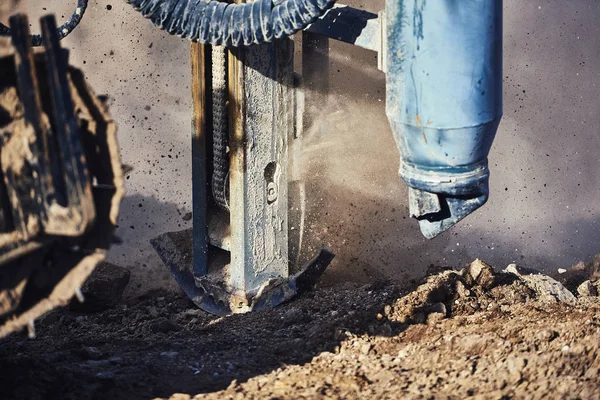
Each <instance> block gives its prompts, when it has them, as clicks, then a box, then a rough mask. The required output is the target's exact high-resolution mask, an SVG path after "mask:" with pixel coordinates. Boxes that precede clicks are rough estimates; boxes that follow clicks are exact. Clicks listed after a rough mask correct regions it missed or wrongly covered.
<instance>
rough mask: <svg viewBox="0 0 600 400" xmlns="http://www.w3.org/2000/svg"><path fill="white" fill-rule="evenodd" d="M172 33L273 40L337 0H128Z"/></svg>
mask: <svg viewBox="0 0 600 400" xmlns="http://www.w3.org/2000/svg"><path fill="white" fill-rule="evenodd" d="M127 2H128V3H129V4H131V5H133V7H134V8H135V9H136V10H138V11H140V12H141V13H142V15H143V16H144V17H146V18H148V19H150V20H151V21H152V23H154V25H156V26H158V27H160V28H161V29H164V30H165V31H167V32H168V33H170V34H171V35H178V36H180V37H183V38H188V39H190V40H193V41H197V42H200V43H203V44H211V45H218V46H226V47H238V46H249V45H251V44H259V43H265V42H271V41H273V40H275V39H281V38H283V37H286V36H289V35H292V34H294V33H296V32H298V31H299V30H302V29H304V28H306V27H307V26H308V25H310V24H312V23H313V22H314V21H316V20H317V18H319V17H320V16H322V15H323V14H324V13H325V11H327V10H328V9H330V8H331V7H332V6H333V4H334V3H335V0H275V1H274V0H256V1H254V2H252V3H244V4H228V3H223V2H220V1H216V0H127Z"/></svg>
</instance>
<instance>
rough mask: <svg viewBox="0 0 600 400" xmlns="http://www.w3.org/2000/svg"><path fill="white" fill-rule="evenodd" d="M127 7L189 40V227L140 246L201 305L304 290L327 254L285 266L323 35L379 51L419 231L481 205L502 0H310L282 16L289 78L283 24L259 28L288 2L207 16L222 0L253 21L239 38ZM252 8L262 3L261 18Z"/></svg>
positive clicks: (143, 5)
mask: <svg viewBox="0 0 600 400" xmlns="http://www.w3.org/2000/svg"><path fill="white" fill-rule="evenodd" d="M131 2H133V3H134V7H136V8H137V9H138V10H140V11H142V13H145V15H146V17H148V18H150V19H152V21H153V22H154V23H155V24H157V25H159V26H161V27H162V28H163V29H166V30H167V31H169V32H170V33H174V34H178V35H180V36H183V37H190V38H191V39H192V40H194V41H195V43H193V44H192V52H191V53H192V66H193V71H192V89H193V100H194V102H193V103H194V112H193V115H194V117H193V136H192V159H193V164H192V166H193V229H192V230H189V231H184V232H174V233H166V234H163V235H161V236H159V237H158V238H156V239H154V240H153V241H152V244H153V246H154V247H155V249H156V250H157V252H158V254H159V255H160V257H161V258H162V260H163V261H164V262H165V264H166V265H167V266H168V267H169V268H170V270H171V272H172V274H173V276H174V277H175V279H176V280H177V281H178V283H179V284H180V285H181V287H182V288H183V289H184V290H185V292H186V293H187V295H188V296H189V297H190V298H191V299H192V300H193V301H194V302H195V303H196V304H197V305H198V306H199V307H201V308H203V309H204V310H207V311H209V312H211V313H214V314H219V315H227V314H231V313H242V312H248V311H252V310H259V309H262V308H266V307H273V306H276V305H277V304H280V303H281V302H284V301H286V300H288V299H290V298H291V297H293V296H295V295H297V294H298V293H300V292H302V291H305V290H308V289H310V288H311V287H312V286H314V284H315V283H316V282H317V281H318V279H319V277H320V276H321V274H322V273H323V272H324V270H325V268H327V266H328V265H329V263H330V262H331V261H332V259H333V253H332V252H331V251H329V250H327V249H322V250H321V251H320V252H319V253H318V254H314V258H313V259H312V261H310V262H309V263H307V264H305V265H297V264H298V261H297V260H298V254H299V252H301V251H302V249H301V247H302V235H303V232H302V226H303V213H302V206H301V204H300V203H301V202H302V201H303V189H302V182H301V180H300V179H299V178H298V176H299V175H300V174H299V173H298V171H296V168H297V166H296V165H295V162H294V161H295V160H294V153H295V149H296V148H297V147H298V146H300V145H301V141H302V131H303V125H306V124H307V123H308V122H307V120H308V118H309V115H308V114H306V115H304V114H305V113H304V111H303V110H305V109H306V110H309V109H310V108H311V106H318V104H319V102H322V101H323V97H322V96H323V93H324V92H325V91H326V88H327V74H328V49H329V42H328V41H329V39H335V40H340V41H344V42H347V43H352V44H354V45H357V46H360V47H363V48H366V49H369V50H372V51H375V52H377V53H378V63H379V69H381V70H382V71H383V72H384V73H386V75H387V80H386V90H387V97H386V109H387V115H388V118H389V121H390V125H391V127H392V131H393V134H394V137H395V139H396V143H397V145H398V149H399V152H400V170H399V174H400V177H401V178H402V179H403V180H404V182H405V183H406V184H407V185H408V186H409V205H410V213H411V217H413V218H415V219H417V220H418V222H419V225H420V228H421V231H422V233H423V234H424V235H425V236H426V237H428V238H433V237H435V236H437V235H438V234H440V233H442V232H443V231H445V230H447V229H449V228H450V227H451V226H453V225H454V224H456V223H457V222H458V221H460V220H461V219H463V218H464V217H466V216H467V215H469V214H471V213H472V212H473V211H475V210H476V209H478V208H479V207H481V206H482V205H483V204H484V203H485V202H486V201H487V199H488V194H489V187H488V181H489V169H488V165H487V157H488V153H489V151H490V148H491V145H492V142H493V140H494V136H495V134H496V131H497V128H498V125H499V123H500V119H501V116H502V1H500V0H498V1H491V0H465V1H460V2H457V1H452V0H440V1H435V2H432V1H425V0H388V1H387V3H386V7H385V10H383V11H381V12H380V13H379V14H373V13H369V12H365V11H362V10H357V9H354V8H351V7H347V6H343V5H333V3H332V2H331V4H325V2H320V3H319V4H321V3H323V4H321V5H322V7H321V8H322V10H316V11H315V13H319V16H318V19H315V20H311V21H309V22H311V23H310V24H306V22H307V21H306V20H308V18H305V19H306V20H304V21H302V18H300V17H302V15H301V16H300V17H298V18H296V19H294V18H293V17H290V18H289V20H290V21H292V22H290V23H297V25H298V26H295V28H294V30H295V31H297V30H298V29H297V28H298V27H300V29H302V33H301V35H302V59H303V63H302V64H303V68H302V76H300V75H298V74H295V73H294V67H293V66H294V40H293V39H292V38H290V37H287V36H288V35H287V34H286V31H285V29H286V25H285V23H283V22H282V23H273V24H272V25H268V21H269V20H268V17H271V14H269V13H271V9H272V10H273V11H272V13H273V14H276V13H277V12H279V13H284V11H277V9H278V7H279V9H281V8H282V7H283V6H282V5H281V4H284V5H285V4H292V3H293V0H286V1H285V2H271V1H270V0H268V1H267V0H264V1H257V2H253V3H248V4H243V5H242V4H234V5H223V6H222V7H224V8H223V9H222V10H221V9H220V8H218V9H217V8H215V10H216V11H215V10H213V11H211V12H212V14H211V15H214V16H216V15H221V16H222V18H228V15H232V16H231V17H230V19H231V20H234V19H235V17H236V12H237V10H238V8H235V9H233V7H238V6H239V7H240V8H239V10H241V7H242V6H246V8H245V10H246V11H247V14H244V12H246V11H239V13H238V14H239V15H244V16H247V17H248V18H249V19H250V20H252V24H250V23H247V24H246V25H245V27H241V28H239V30H240V33H239V34H238V33H236V32H237V31H235V30H233V31H232V32H233V33H231V32H229V31H227V29H230V28H227V27H226V26H225V27H220V26H219V25H218V23H215V24H210V23H206V24H204V28H203V27H202V26H200V27H198V28H197V29H196V31H193V30H192V29H188V30H186V29H187V26H188V25H189V24H191V23H192V22H193V21H192V22H190V21H191V19H193V17H189V15H188V14H186V13H185V11H181V10H180V9H177V6H173V7H172V8H170V9H168V10H171V11H172V13H174V14H175V13H177V12H180V16H181V18H179V19H178V18H175V17H173V18H172V19H171V20H169V19H168V18H167V17H169V15H168V13H167V11H165V10H166V9H167V7H166V6H164V7H163V12H162V14H161V13H160V12H158V11H154V14H153V13H152V11H153V10H154V9H151V6H152V4H154V3H157V1H154V2H152V1H145V2H144V0H137V4H136V3H135V1H133V0H132V1H131ZM165 3H167V2H165ZM171 3H173V2H171ZM212 3H215V2H207V3H206V4H208V6H206V7H207V8H209V7H211V5H210V4H212ZM295 3H302V4H304V5H306V4H308V3H309V1H308V0H307V1H305V2H295ZM295 3H294V4H295ZM221 4H223V3H221ZM214 7H217V5H215V6H214ZM219 7H221V6H219ZM227 7H230V8H229V9H228V8H227ZM261 7H271V8H269V9H268V10H269V11H268V13H267V12H265V14H260V13H263V9H262V8H261ZM291 7H292V6H291V5H290V6H289V7H288V8H289V9H291ZM307 7H308V6H307ZM308 8H310V7H308ZM232 9H233V11H232ZM219 10H221V11H219ZM228 10H229V11H228ZM248 10H250V11H248ZM228 12H229V13H230V14H227V13H228ZM253 12H255V14H253ZM286 12H289V13H290V15H292V14H293V12H292V11H290V10H287V11H286ZM206 13H207V14H210V13H209V12H208V11H207V12H206ZM157 15H159V17H157ZM190 15H191V14H190ZM205 15H206V14H205ZM278 15H279V14H278ZM263 16H264V18H262V17H263ZM255 17H256V18H255ZM186 18H187V19H186ZM190 18H191V19H190ZM265 21H266V22H265ZM255 22H256V24H255ZM302 22H304V25H307V26H303V24H302ZM197 23H198V24H199V25H202V24H200V22H197ZM261 24H262V25H261ZM301 25H302V26H301ZM257 26H262V31H260V29H258V30H259V31H260V32H259V34H257V33H256V32H254V31H252V29H254V28H256V27H257ZM203 29H204V30H203ZM211 29H212V30H211ZM231 29H234V28H231ZM277 29H279V31H278V30H277ZM290 29H291V28H290ZM282 30H283V33H281V32H280V31H282ZM248 32H251V33H248ZM252 32H254V33H252ZM272 32H275V33H272ZM278 32H279V33H278ZM194 35H196V36H195V37H194ZM219 35H220V36H219ZM236 35H238V36H236ZM278 35H279V36H278ZM299 35H300V34H298V35H297V36H296V37H298V36H299ZM259 42H268V43H261V44H258V43H259ZM222 45H225V46H227V47H225V46H222ZM307 61H310V63H308V62H307ZM309 87H310V88H309ZM399 239H400V238H399Z"/></svg>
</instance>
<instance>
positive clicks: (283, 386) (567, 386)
mask: <svg viewBox="0 0 600 400" xmlns="http://www.w3.org/2000/svg"><path fill="white" fill-rule="evenodd" d="M473 265H475V264H473ZM478 265H479V266H477V265H475V267H476V268H475V267H473V268H471V269H465V270H463V271H462V272H455V271H444V270H438V271H430V274H429V275H428V277H427V278H425V279H424V280H423V281H421V282H407V283H398V282H375V283H372V284H370V285H366V286H358V285H353V284H344V285H338V286H335V287H327V288H320V289H316V290H314V291H313V292H310V293H308V294H306V295H304V296H302V297H300V298H298V299H295V300H294V301H292V302H290V303H288V304H286V305H283V306H281V307H279V308H277V309H274V310H267V311H263V312H257V313H254V314H249V315H236V316H232V317H228V318H216V317H214V316H211V315H208V314H206V313H204V312H203V311H201V310H198V309H197V308H196V307H195V306H194V305H193V304H192V303H191V302H190V301H189V300H188V299H187V298H185V297H184V296H183V295H180V294H173V293H169V292H160V291H159V292H151V293H147V294H146V295H144V296H142V297H139V298H136V299H129V300H124V301H122V302H121V303H120V304H117V305H116V306H114V307H113V308H111V309H108V310H105V311H100V312H98V311H94V312H91V311H90V312H88V313H85V312H82V311H77V312H75V311H74V310H73V308H68V309H61V310H56V311H54V312H52V313H50V314H49V315H46V316H45V317H44V318H42V319H41V320H40V321H38V323H37V324H36V337H35V339H30V338H28V337H27V336H26V334H25V333H22V334H16V335H13V336H11V337H9V338H7V339H5V340H4V341H2V342H0V371H1V374H0V393H1V394H2V395H1V397H2V398H3V399H111V400H117V399H151V398H157V397H158V398H170V397H171V398H172V399H189V398H191V397H193V398H198V399H200V398H214V399H221V398H236V399H237V398H240V399H241V398H261V399H262V398H273V399H275V398H277V399H292V398H293V399H295V398H340V399H341V398H394V399H397V398H457V399H458V398H466V397H470V396H472V397H473V398H486V399H487V398H496V399H510V398H540V399H541V398H570V399H574V398H580V399H592V398H600V381H599V378H598V370H599V368H600V351H599V347H600V299H599V298H598V297H582V296H580V297H579V298H578V299H575V302H573V303H572V304H565V303H563V302H559V301H557V300H552V298H553V297H552V294H551V293H550V294H548V293H546V294H543V293H540V291H539V288H537V289H535V288H532V285H531V284H528V283H527V282H529V281H526V280H525V279H522V278H520V277H519V276H517V275H515V274H512V273H499V272H492V270H491V268H488V267H487V266H486V265H485V264H478ZM482 266H483V267H482ZM529 283H530V282H529ZM570 284H571V285H573V282H570ZM595 285H596V286H597V283H595ZM567 286H568V285H567ZM561 287H562V286H561ZM571 288H572V290H573V291H574V292H575V293H576V289H575V286H572V287H571ZM536 290H537V291H536ZM541 294H543V295H541ZM567 294H568V293H567ZM556 298H558V297H556ZM177 393H180V394H177ZM194 396H196V397H194Z"/></svg>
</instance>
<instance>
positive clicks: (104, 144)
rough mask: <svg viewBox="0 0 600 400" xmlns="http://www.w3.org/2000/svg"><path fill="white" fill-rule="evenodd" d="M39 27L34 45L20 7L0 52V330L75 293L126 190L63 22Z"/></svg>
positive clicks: (113, 145) (105, 117) (111, 129)
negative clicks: (65, 41) (66, 42)
mask: <svg viewBox="0 0 600 400" xmlns="http://www.w3.org/2000/svg"><path fill="white" fill-rule="evenodd" d="M80 3H82V2H80ZM83 3H87V2H83ZM78 10H79V9H78ZM76 14H77V15H79V16H80V15H81V14H82V11H81V10H79V11H76ZM71 22H72V21H71ZM71 22H69V23H71ZM77 22H78V20H77ZM77 22H75V23H74V25H76V24H77ZM69 23H68V24H69ZM74 25H73V26H71V25H69V26H71V28H69V29H72V27H74ZM41 26H42V35H41V36H38V37H37V38H39V43H37V42H36V41H37V40H38V39H36V37H32V36H30V33H29V22H28V20H27V17H25V16H23V15H15V16H13V17H11V19H10V30H8V29H6V28H4V29H3V32H4V33H6V32H10V35H11V38H12V47H13V48H12V49H11V51H10V53H9V54H8V55H5V56H3V57H2V58H0V143H1V146H0V166H1V168H0V172H1V179H0V269H1V270H2V273H0V337H2V336H4V335H6V334H8V333H10V332H12V331H15V330H17V329H20V328H22V327H24V326H28V327H29V329H30V334H33V333H34V321H35V319H36V318H37V317H39V316H41V315H42V314H44V313H45V312H47V311H49V310H51V309H52V308H54V307H56V306H59V305H64V304H66V303H67V302H68V301H69V300H70V299H71V297H72V296H73V295H74V294H78V296H81V293H80V292H79V288H80V286H81V285H82V284H83V283H84V281H85V280H86V278H87V277H88V276H89V274H90V273H91V272H92V271H93V269H94V268H95V267H96V265H97V264H98V263H99V262H100V261H102V260H103V259H104V258H105V252H106V250H107V249H108V248H109V246H110V244H111V243H112V242H114V241H115V240H116V238H115V237H114V235H113V233H114V229H115V226H116V223H117V216H118V213H119V206H120V201H121V198H122V196H123V175H122V169H121V164H120V157H119V150H118V146H117V140H116V126H115V124H114V123H113V121H112V119H111V118H110V116H109V114H108V112H107V108H106V105H105V104H104V102H103V100H102V99H100V98H98V97H96V95H95V94H94V93H93V92H92V90H91V89H90V88H89V87H88V86H87V83H86V81H85V78H84V76H83V74H82V72H81V71H80V70H78V69H75V68H73V67H70V66H69V64H68V56H69V53H68V51H66V50H64V49H62V48H61V47H60V45H59V40H60V39H61V38H62V37H64V35H65V33H67V32H66V31H65V29H67V28H64V27H62V28H61V29H63V31H59V29H58V28H57V26H56V21H55V19H54V17H53V16H48V17H44V18H42V20H41ZM61 32H62V33H61ZM32 44H41V45H42V47H43V49H41V50H40V51H36V52H35V53H34V52H33V49H32Z"/></svg>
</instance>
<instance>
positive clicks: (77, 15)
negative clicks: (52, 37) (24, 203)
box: [0, 0, 88, 46]
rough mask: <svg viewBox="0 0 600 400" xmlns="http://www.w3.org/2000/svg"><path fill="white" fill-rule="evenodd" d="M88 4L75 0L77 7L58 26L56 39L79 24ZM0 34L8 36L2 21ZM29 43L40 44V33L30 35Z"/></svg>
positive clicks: (8, 33) (62, 37)
mask: <svg viewBox="0 0 600 400" xmlns="http://www.w3.org/2000/svg"><path fill="white" fill-rule="evenodd" d="M87 6H88V0H77V7H76V8H75V11H73V15H71V18H69V19H68V20H67V22H65V23H64V24H62V25H61V26H59V27H58V29H57V31H58V39H59V40H62V39H64V38H65V37H67V36H69V34H70V33H71V32H72V31H73V29H75V28H76V27H77V25H79V23H80V22H81V18H83V14H85V10H86V9H87ZM0 36H10V28H9V27H8V26H6V25H4V24H3V23H1V22H0ZM31 45H32V46H41V45H42V36H41V35H31Z"/></svg>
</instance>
